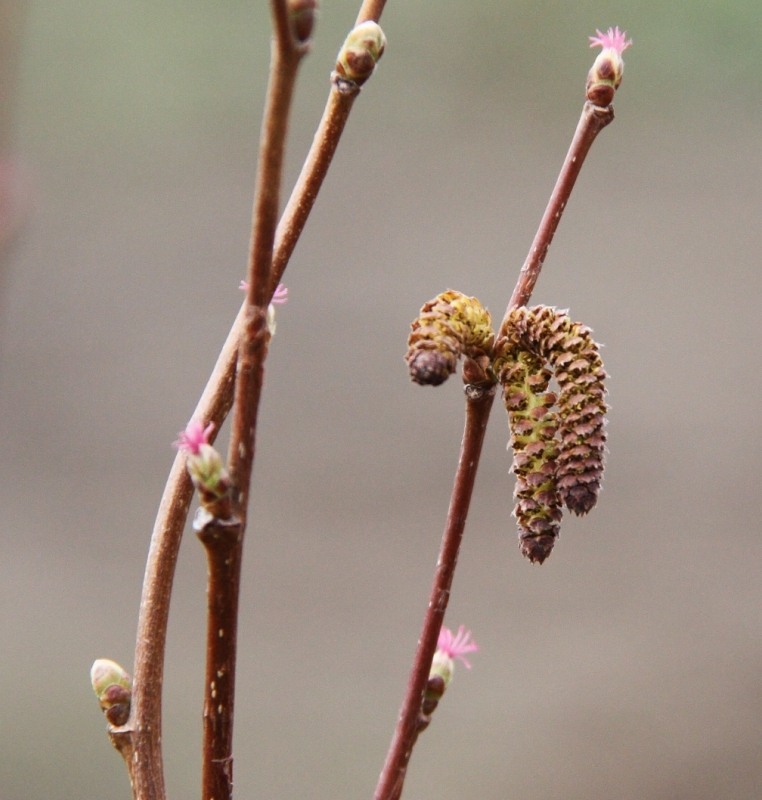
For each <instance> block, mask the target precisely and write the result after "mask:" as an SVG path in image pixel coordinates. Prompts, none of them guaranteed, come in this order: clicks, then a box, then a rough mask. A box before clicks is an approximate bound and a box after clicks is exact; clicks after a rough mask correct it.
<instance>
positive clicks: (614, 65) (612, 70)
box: [586, 27, 632, 108]
mask: <svg viewBox="0 0 762 800" xmlns="http://www.w3.org/2000/svg"><path fill="white" fill-rule="evenodd" d="M595 33H596V36H591V37H590V47H602V48H603V49H602V50H601V52H600V53H599V54H598V57H597V58H596V59H595V62H594V63H593V66H592V67H591V69H590V72H589V73H588V75H587V87H586V89H587V99H588V100H589V101H590V102H591V103H592V104H593V105H595V106H599V107H601V108H605V107H606V106H608V105H610V104H611V101H612V100H613V99H614V93H615V92H616V90H617V89H618V88H619V84H620V83H621V82H622V73H623V72H624V61H623V60H622V53H623V52H624V51H625V50H626V49H627V48H628V47H629V46H630V45H631V44H632V39H628V38H627V33H626V32H625V31H620V30H619V28H618V27H617V28H609V29H608V30H607V31H606V33H601V32H600V31H599V30H596V32H595Z"/></svg>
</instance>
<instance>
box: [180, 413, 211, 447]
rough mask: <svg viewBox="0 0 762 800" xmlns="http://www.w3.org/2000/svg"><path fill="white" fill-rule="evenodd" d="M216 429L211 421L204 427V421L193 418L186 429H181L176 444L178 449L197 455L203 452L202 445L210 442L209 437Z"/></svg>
mask: <svg viewBox="0 0 762 800" xmlns="http://www.w3.org/2000/svg"><path fill="white" fill-rule="evenodd" d="M213 430H214V423H213V422H210V423H209V424H208V425H207V426H206V427H204V423H203V422H198V421H197V420H195V419H192V420H191V421H190V422H189V423H188V426H187V427H186V429H185V430H184V431H180V433H179V434H178V438H177V441H176V442H174V446H175V447H176V448H177V449H178V450H182V452H183V453H187V454H188V455H192V456H197V455H199V453H200V452H201V446H202V445H205V444H209V437H210V436H211V434H212V431H213Z"/></svg>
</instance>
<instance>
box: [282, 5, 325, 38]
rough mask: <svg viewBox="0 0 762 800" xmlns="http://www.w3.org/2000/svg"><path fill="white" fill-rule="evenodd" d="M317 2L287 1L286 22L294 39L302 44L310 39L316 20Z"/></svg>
mask: <svg viewBox="0 0 762 800" xmlns="http://www.w3.org/2000/svg"><path fill="white" fill-rule="evenodd" d="M317 6H318V4H317V0H288V20H289V22H290V24H291V31H292V33H293V35H294V38H295V39H296V41H297V42H299V43H300V44H304V43H305V42H307V41H309V40H310V39H311V38H312V31H313V30H314V29H315V20H316V18H317Z"/></svg>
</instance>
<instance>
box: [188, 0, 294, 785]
mask: <svg viewBox="0 0 762 800" xmlns="http://www.w3.org/2000/svg"><path fill="white" fill-rule="evenodd" d="M271 7H272V14H273V23H274V28H275V34H276V35H275V37H274V41H273V48H272V59H271V63H270V77H269V81H268V90H267V98H266V102H265V112H264V121H263V126H262V134H261V137H260V150H259V164H258V168H257V181H256V187H255V191H254V208H253V212H252V237H251V248H250V254H249V268H248V283H249V286H248V290H247V298H246V300H247V302H246V306H245V310H244V317H245V322H244V325H243V330H242V336H241V340H240V342H239V346H238V362H237V369H236V380H235V395H234V400H233V422H232V429H231V438H230V447H229V450H228V470H229V472H230V479H231V481H232V484H233V486H234V487H235V496H234V501H235V502H234V507H235V514H234V518H233V519H232V520H225V521H221V520H220V521H216V524H210V525H207V526H206V527H204V528H203V530H202V532H201V534H200V536H201V540H202V542H203V543H204V546H205V549H206V553H207V560H208V570H209V579H208V590H207V605H208V618H207V644H206V650H207V662H206V682H205V686H204V735H203V764H202V797H204V798H214V800H230V798H232V796H233V719H234V709H235V671H236V654H237V641H238V635H237V634H238V596H239V593H240V582H241V559H242V555H243V540H244V534H245V531H246V515H247V507H248V498H249V486H250V482H251V472H252V468H253V463H254V444H255V439H256V425H257V415H258V411H259V401H260V398H261V394H262V385H263V381H264V362H265V359H266V357H267V346H268V343H269V340H270V333H269V331H268V327H267V305H268V303H269V302H270V298H271V293H270V291H269V287H270V272H271V267H272V257H273V244H274V240H275V228H276V224H277V221H278V207H279V202H280V184H281V178H282V172H283V159H284V153H285V143H286V136H287V131H288V119H289V113H290V109H291V102H292V99H293V95H294V88H295V85H296V75H297V71H298V67H299V63H300V61H301V56H302V55H303V54H304V52H305V50H304V48H303V47H296V46H295V42H294V39H293V37H292V35H291V31H290V26H289V23H288V8H287V2H286V0H273V2H272V4H271Z"/></svg>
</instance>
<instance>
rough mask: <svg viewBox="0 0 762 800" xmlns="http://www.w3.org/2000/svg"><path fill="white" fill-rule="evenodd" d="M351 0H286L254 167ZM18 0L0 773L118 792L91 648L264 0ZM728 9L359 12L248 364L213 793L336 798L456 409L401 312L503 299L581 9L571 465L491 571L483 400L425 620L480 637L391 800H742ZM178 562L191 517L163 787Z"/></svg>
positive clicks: (302, 147) (226, 247)
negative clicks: (375, 46)
mask: <svg viewBox="0 0 762 800" xmlns="http://www.w3.org/2000/svg"><path fill="white" fill-rule="evenodd" d="M2 5H3V3H0V7H1V6H2ZM5 5H6V7H8V6H9V4H8V3H7V2H6V4H5ZM10 5H12V4H10ZM358 5H359V3H358V2H356V0H355V1H353V2H349V0H341V1H338V0H337V1H336V2H328V1H326V2H324V3H323V7H322V13H321V18H320V22H319V26H318V28H317V31H316V40H315V44H314V47H313V50H312V54H311V55H310V57H309V58H308V60H306V62H305V63H304V65H303V67H302V73H301V79H300V84H299V90H298V94H297V97H296V107H295V113H294V118H293V123H292V127H291V134H290V139H289V158H288V170H287V176H286V180H287V184H288V186H287V187H286V188H285V190H284V194H285V193H286V192H287V191H288V187H290V185H291V182H292V181H293V179H294V177H295V175H296V174H297V172H298V169H299V166H300V164H301V160H302V158H303V155H304V153H305V152H306V149H307V147H308V146H309V142H310V141H311V138H312V134H313V132H314V128H315V125H316V123H317V121H318V119H319V116H320V114H321V111H322V108H323V105H324V102H325V98H326V95H327V91H328V75H329V73H330V70H331V68H332V65H333V58H334V56H335V53H336V51H337V50H338V47H339V45H340V43H341V41H342V39H343V37H344V34H345V33H346V31H347V30H348V29H349V27H351V25H352V22H353V20H354V18H355V15H356V12H357V8H358ZM26 11H27V14H26V24H25V26H24V36H23V49H22V60H21V73H20V80H19V84H18V94H17V105H16V110H17V116H16V121H15V148H16V151H17V152H18V153H20V154H21V156H23V158H24V159H25V161H26V163H27V165H28V166H29V169H30V171H31V173H32V174H33V176H34V198H35V210H34V214H33V215H32V217H31V218H30V220H29V223H28V225H27V226H26V228H25V230H24V231H23V234H22V235H21V237H20V238H19V239H18V240H17V241H16V242H15V244H14V246H13V247H12V248H11V249H9V250H7V251H6V252H5V253H4V256H3V272H4V277H3V297H2V312H3V313H2V322H1V323H0V381H1V384H0V441H2V451H3V459H2V460H3V467H2V470H1V474H2V476H3V480H2V481H0V505H1V506H2V509H3V512H2V522H1V523H0V525H2V530H3V537H2V550H3V553H2V561H1V563H2V566H1V567H0V570H2V582H1V585H0V593H1V594H0V598H1V603H2V605H1V606H0V614H1V617H0V619H1V625H2V627H1V628H0V630H2V641H3V657H2V660H1V663H2V668H1V669H0V690H2V698H3V700H2V704H1V705H0V707H1V708H2V711H0V740H1V741H2V748H0V750H1V754H0V796H1V797H2V800H30V799H33V798H50V797H61V798H68V797H78V798H83V797H93V798H95V797H108V798H114V799H115V800H116V799H117V798H128V797H129V796H130V791H129V786H128V782H127V778H126V774H125V771H124V768H123V765H122V763H121V760H120V758H119V757H118V755H117V754H116V753H115V752H113V751H112V750H111V747H110V745H109V743H108V740H107V738H106V735H105V733H104V728H105V725H104V721H103V719H102V717H101V715H100V712H99V711H98V709H97V705H96V702H95V699H94V698H93V696H92V693H91V690H90V687H89V682H88V670H89V667H90V664H91V662H92V661H93V659H94V658H96V657H101V656H108V657H111V658H115V659H117V660H118V661H120V662H122V663H123V664H125V666H127V667H128V668H129V667H131V662H132V655H133V648H134V635H135V623H136V615H137V609H138V602H139V597H140V587H141V580H142V573H143V567H144V560H145V555H146V551H147V547H148V539H149V535H150V530H151V526H152V522H153V518H154V514H155V511H156V507H157V504H158V499H159V497H160V493H161V489H162V486H163V481H164V477H165V475H166V472H167V470H168V468H169V465H170V463H171V461H172V458H173V451H172V448H171V443H172V441H173V440H174V439H175V437H176V433H177V431H178V430H180V429H181V428H182V427H183V426H184V424H185V422H186V420H187V418H188V417H189V416H190V414H191V412H192V410H193V408H194V406H195V403H196V399H197V397H198V395H199V393H200V391H201V389H202V387H203V385H204V383H205V381H206V378H207V375H208V373H209V371H210V370H211V367H212V365H213V363H214V360H215V357H216V354H217V352H218V349H219V347H220V345H221V343H222V341H223V340H224V338H225V335H226V332H227V329H228V327H229V324H230V322H231V320H232V318H233V317H234V315H235V313H236V311H237V309H238V306H239V304H240V300H241V297H240V294H239V292H238V290H237V284H238V281H239V279H240V278H242V277H243V275H244V270H245V262H246V253H247V247H248V237H249V222H250V213H251V212H250V208H251V190H252V186H253V182H254V164H255V157H256V146H257V144H256V139H257V133H258V129H259V125H260V111H261V107H262V102H263V93H264V86H265V70H266V64H267V59H268V54H269V15H268V8H267V4H266V3H249V2H246V3H245V2H235V0H229V1H228V2H219V3H208V2H199V1H198V0H185V1H184V2H172V1H171V0H170V2H165V3H155V2H146V1H145V0H142V1H139V0H136V1H135V2H130V3H119V2H113V1H112V0H105V1H104V0H101V1H100V2H94V0H80V1H79V2H76V3H74V2H66V1H65V0H64V1H63V2H60V1H59V2H52V0H39V1H38V2H34V3H29V5H28V7H27V9H26ZM761 23H762V11H761V10H760V5H759V3H758V2H756V1H755V2H731V3H727V2H719V1H712V2H703V3H680V4H678V3H667V4H665V3H662V2H655V1H654V2H632V1H630V2H575V3H570V2H550V1H547V2H542V1H540V2H538V1H537V0H532V2H529V0H525V1H524V2H521V1H517V2H511V3H508V2H504V3H503V2H483V3H473V2H451V3H437V4H433V3H427V2H426V3H425V2H407V3H402V2H390V3H389V4H388V7H387V9H386V12H385V13H384V17H383V19H382V24H383V27H384V30H385V32H386V34H387V37H388V40H389V44H388V48H387V51H386V54H385V56H384V58H383V60H382V62H381V65H380V67H379V69H378V71H377V74H376V75H375V76H374V77H373V79H372V80H371V82H370V83H368V84H367V86H366V87H365V89H364V90H363V92H362V95H361V97H360V98H359V100H358V101H357V103H356V104H355V108H354V111H353V114H352V117H351V119H350V122H349V125H348V128H347V131H346V134H345V137H344V139H343V141H342V143H341V146H340V148H339V152H338V154H337V157H336V160H335V163H334V166H333V168H332V170H331V173H330V174H329V177H328V180H327V182H326V184H325V187H324V189H323V192H322V194H321V196H320V198H319V200H318V203H317V206H316V208H315V211H314V213H313V215H312V217H311V218H310V221H309V223H308V226H307V229H306V231H305V233H304V235H303V237H302V240H301V242H300V244H299V246H298V249H297V251H296V253H295V256H294V258H293V260H292V263H291V265H290V267H289V269H288V272H287V274H286V283H287V284H288V286H289V290H290V297H291V299H290V301H289V303H288V305H287V306H285V307H284V308H282V309H280V310H279V312H278V333H277V336H276V338H275V340H274V342H273V345H272V348H271V353H270V359H269V360H268V368H267V386H266V391H265V396H264V401H263V406H262V409H261V415H260V419H261V438H260V440H259V445H258V454H257V463H256V470H255V473H256V474H255V478H256V488H255V490H254V495H253V500H252V514H253V518H254V526H253V529H252V530H251V532H250V538H249V539H248V541H247V545H246V564H245V570H246V571H245V578H244V584H243V589H242V622H241V625H242V630H241V645H242V650H241V654H240V662H239V670H240V672H239V704H238V709H237V714H236V748H235V756H236V758H235V781H236V789H237V796H238V797H240V798H254V797H267V798H278V799H279V800H280V799H282V800H287V799H290V798H302V797H305V798H328V797H330V798H347V799H349V798H352V799H353V800H354V798H363V797H366V798H367V797H370V796H372V791H373V788H374V786H375V782H376V778H377V775H378V772H379V770H380V768H381V765H382V763H383V759H384V755H385V752H386V748H387V745H388V742H389V738H390V736H391V732H392V729H393V726H394V723H395V720H396V716H397V710H398V707H399V704H400V701H401V698H402V693H403V688H404V684H405V681H406V676H407V670H408V668H409V664H410V660H411V658H412V654H413V650H414V647H415V643H416V639H417V635H418V631H419V627H420V620H421V617H422V613H423V610H424V607H425V603H426V600H427V596H428V591H429V585H430V580H431V573H432V569H433V566H434V562H435V559H436V551H437V547H438V542H439V538H440V535H441V529H442V524H443V521H444V517H445V512H446V505H447V500H448V497H449V490H450V484H451V480H452V474H453V470H454V467H455V461H456V457H457V451H458V445H459V440H460V434H461V429H462V406H463V402H462V398H461V390H460V387H459V381H456V380H453V381H451V382H450V383H448V384H445V386H443V387H441V388H440V389H438V390H430V389H421V388H418V387H416V386H413V385H412V384H410V382H409V380H408V377H407V373H406V368H405V365H404V363H403V361H402V355H403V353H404V350H405V340H406V337H407V330H408V326H409V323H410V321H411V320H412V319H413V318H414V317H415V315H416V312H417V310H418V308H419V307H420V305H421V304H422V303H423V302H424V301H426V300H427V299H429V298H430V297H432V296H434V295H435V294H436V293H438V292H439V291H441V290H443V289H445V288H448V287H452V288H456V289H459V290H461V291H463V292H466V293H468V294H474V295H476V296H478V297H479V298H480V299H481V300H482V302H484V303H485V304H486V305H487V306H488V307H490V308H491V309H492V311H493V314H494V315H495V316H498V317H499V316H500V314H501V312H502V310H503V308H504V307H505V304H506V302H507V299H508V296H509V294H510V291H511V289H512V287H513V284H514V281H515V278H516V275H517V271H518V268H519V267H520V265H521V263H522V261H523V259H524V256H525V254H526V251H527V248H528V246H529V244H530V242H531V239H532V236H533V234H534V230H535V227H536V224H537V222H538V221H539V218H540V215H541V213H542V211H543V208H544V206H545V202H546V199H547V197H548V195H549V192H550V190H551V188H552V186H553V182H554V180H555V176H556V173H557V171H558V168H559V166H560V164H561V161H562V159H563V156H564V154H565V152H566V149H567V146H568V142H569V140H570V137H571V135H572V133H573V131H574V128H575V126H576V123H577V119H578V115H579V111H580V109H581V105H582V100H583V90H584V82H585V76H586V74H587V70H588V68H589V66H590V64H591V63H592V60H593V58H594V55H595V52H596V51H592V50H589V49H588V41H587V37H588V35H590V34H592V33H593V32H594V30H595V28H603V29H605V28H606V27H608V26H609V25H619V26H621V27H623V28H626V29H627V31H628V32H629V34H630V35H631V36H632V37H633V39H634V41H635V44H634V46H633V47H632V48H631V50H629V51H627V53H626V62H627V68H626V71H625V78H624V83H623V85H622V87H621V89H620V91H619V93H618V95H617V99H616V102H615V106H616V113H617V118H616V120H615V122H614V124H613V125H611V126H610V127H609V128H607V129H606V130H605V131H604V132H603V133H602V134H601V136H600V138H599V140H598V142H597V143H596V144H595V146H594V147H593V150H592V152H591V155H590V158H589V160H588V163H587V165H586V166H585V169H584V170H583V172H582V175H581V178H580V180H579V183H578V185H577V189H576V190H575V194H574V196H573V198H572V200H571V203H570V205H569V208H568V211H567V214H566V216H565V218H564V220H563V222H562V224H561V226H560V228H559V231H558V234H557V236H556V239H555V241H554V243H553V246H552V247H551V250H550V253H549V256H548V259H547V261H546V267H545V270H544V272H543V274H542V277H541V279H540V282H539V285H538V287H537V290H536V292H535V295H534V298H533V299H534V301H536V302H541V303H548V304H554V305H559V306H563V307H570V309H571V313H572V316H573V317H575V318H577V319H580V320H582V321H584V322H585V323H586V324H588V325H590V326H591V327H592V328H593V329H594V330H595V333H596V336H597V338H598V339H599V340H600V341H602V342H604V343H605V344H606V349H605V351H604V358H605V361H606V365H607V368H608V371H609V373H610V375H611V379H610V384H609V388H610V401H611V415H610V423H609V428H608V431H609V445H610V450H611V453H610V457H609V460H608V469H607V474H606V481H605V491H604V492H603V495H602V497H601V500H600V503H599V505H598V507H597V508H596V510H595V512H594V513H593V514H592V515H590V517H589V518H585V519H582V520H578V519H567V520H565V523H564V526H563V529H562V536H561V539H560V541H559V543H558V545H557V547H556V550H555V551H554V553H553V556H552V557H551V559H550V560H549V561H548V562H547V563H546V564H545V565H544V566H543V567H541V568H537V567H532V566H530V565H529V564H528V563H526V562H524V561H523V559H522V558H521V557H520V555H519V552H518V549H517V547H516V529H515V522H514V520H513V519H512V518H511V513H510V512H511V508H512V499H511V494H512V487H513V481H512V477H511V475H510V474H509V466H510V457H509V454H507V453H506V451H505V444H506V441H507V430H506V427H507V426H506V424H505V418H504V413H503V411H502V410H501V408H500V407H499V406H497V407H496V408H495V411H494V413H493V416H492V420H491V425H490V430H489V432H488V440H487V443H486V448H485V454H484V459H483V461H482V464H481V468H480V473H479V478H478V482H477V490H476V495H475V498H474V504H473V510H472V514H471V517H470V520H469V525H468V529H467V532H466V538H465V542H464V545H463V548H462V551H461V557H460V563H459V572H458V575H457V576H456V580H455V586H454V592H453V597H452V601H451V605H450V611H449V613H448V617H447V621H448V623H449V624H450V625H451V626H454V627H457V625H459V624H461V623H464V624H466V625H467V626H468V627H470V628H471V629H472V630H473V633H474V637H475V639H476V641H477V642H478V643H479V645H480V646H481V650H480V652H479V653H478V654H476V655H475V656H474V658H473V664H474V666H473V669H472V670H471V672H467V671H465V670H462V669H461V670H459V671H458V672H457V674H456V676H455V681H454V683H453V685H452V686H451V687H450V690H449V691H448V693H447V695H446V697H445V699H444V701H443V702H442V704H441V705H440V707H439V709H438V711H437V712H436V715H435V717H434V722H433V724H432V726H431V727H430V729H429V730H428V731H427V732H426V734H425V735H424V736H423V737H422V738H421V740H420V742H419V744H418V746H417V748H416V751H415V753H414V757H413V761H412V765H411V768H410V771H409V778H408V784H407V790H406V792H405V797H406V798H411V800H417V799H423V798H434V797H437V798H439V800H455V798H457V799H458V800H461V799H462V798H472V797H473V798H476V797H478V798H482V799H483V800H492V799H493V798H494V800H503V799H504V798H524V800H561V798H563V800H590V798H601V800H603V799H606V800H608V798H615V799H616V800H630V799H632V800H634V799H635V798H637V800H647V799H648V800H666V799H669V800H682V799H683V798H684V799H685V800H688V799H690V800H710V799H711V800H716V799H717V798H723V800H725V799H726V798H727V799H731V798H732V800H752V799H755V800H756V799H757V798H759V797H760V796H762V759H760V740H761V734H762V701H761V699H760V695H761V694H762V677H760V676H761V675H762V670H760V665H761V662H762V620H761V619H760V601H762V586H761V585H760V580H759V574H760V569H759V564H760V557H762V537H760V522H759V502H760V500H759V499H760V495H761V494H762V490H761V489H760V485H759V472H760V464H761V463H762V458H761V457H760V447H759V442H760V433H761V427H762V426H761V424H760V416H759V410H758V407H759V394H760V388H762V387H761V385H760V384H761V382H762V380H761V378H760V370H759V345H758V337H759V322H758V316H759V302H758V297H759V293H760V286H761V284H762V277H761V276H760V268H759V252H760V246H761V245H762V233H761V232H760V226H759V217H760V209H761V208H762V190H761V189H760V187H761V186H762V155H761V152H760V139H761V137H762V108H761V105H760V79H759V54H760V44H759V31H760V30H761V29H762V25H761ZM204 588H205V565H204V559H203V553H202V549H201V547H200V545H199V544H198V542H197V541H196V539H195V537H194V536H193V535H192V534H189V535H188V536H187V540H186V542H185V543H184V547H183V550H182V554H181V561H180V564H179V567H178V574H177V583H176V591H175V594H174V599H173V606H172V614H171V620H170V632H169V652H168V656H167V676H166V685H165V730H164V746H165V753H166V772H167V780H168V788H169V793H170V796H171V797H193V796H198V792H199V789H198V786H199V747H200V712H201V691H202V680H203V677H202V676H203V663H202V650H203V630H204V617H203V614H204V612H203V609H204Z"/></svg>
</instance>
